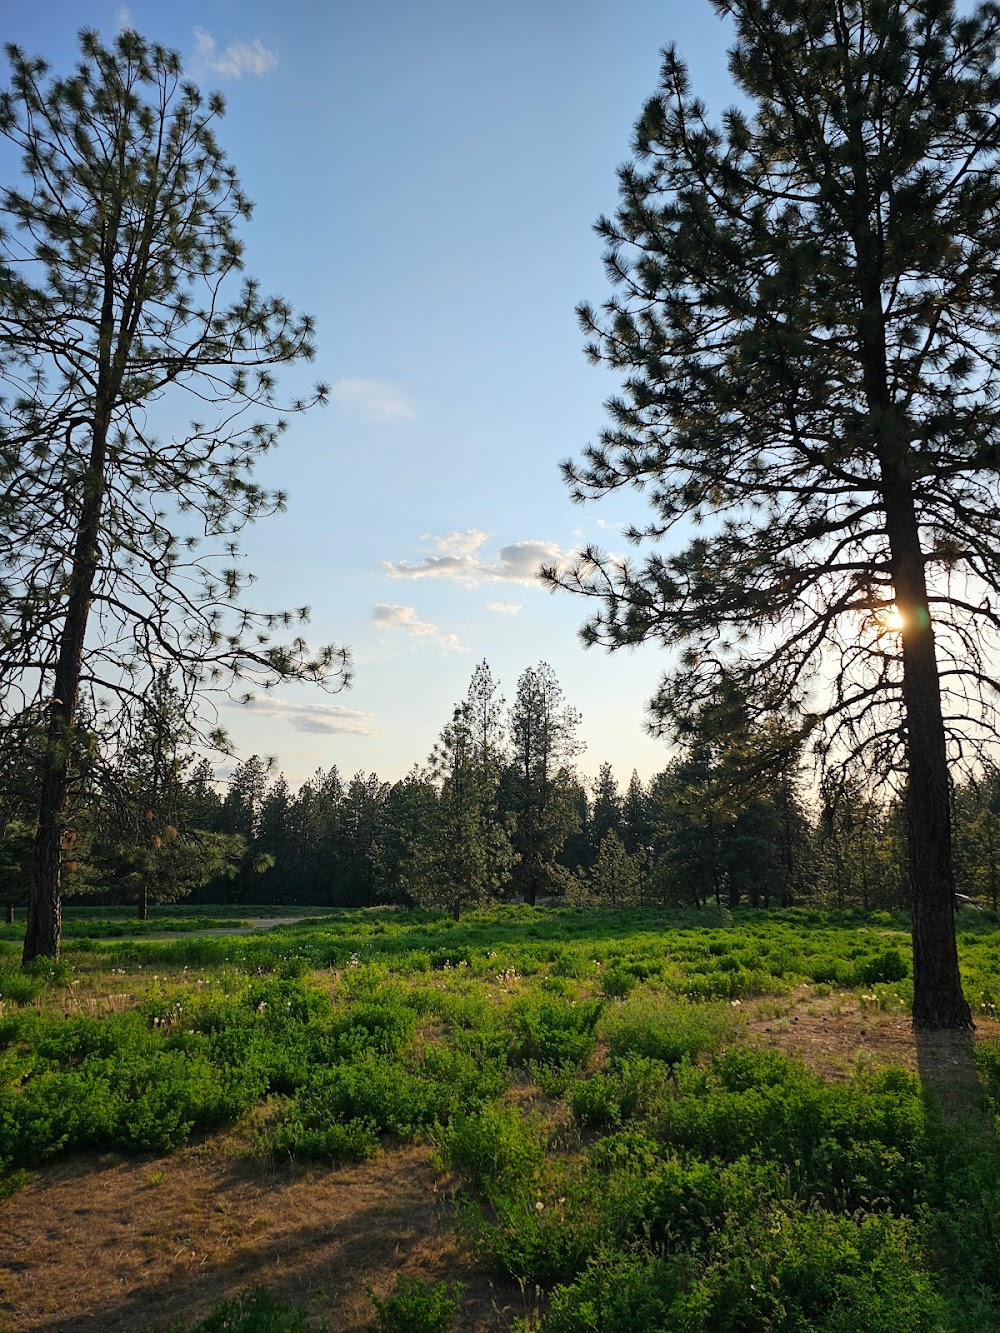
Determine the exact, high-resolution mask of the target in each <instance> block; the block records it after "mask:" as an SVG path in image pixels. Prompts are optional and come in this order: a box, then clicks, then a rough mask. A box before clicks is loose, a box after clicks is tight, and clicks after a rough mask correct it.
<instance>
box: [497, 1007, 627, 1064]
mask: <svg viewBox="0 0 1000 1333" xmlns="http://www.w3.org/2000/svg"><path fill="white" fill-rule="evenodd" d="M603 1007H604V1006H603V1004H602V1002H601V1001H600V1000H586V1001H584V1002H583V1003H582V1004H576V1005H572V1004H565V1003H560V1002H559V1001H558V1000H552V999H549V998H548V997H547V996H543V995H528V996H524V997H523V998H522V999H519V1000H517V1001H515V1003H514V1004H513V1005H512V1006H511V1011H510V1025H511V1034H512V1035H511V1046H510V1059H511V1063H512V1064H514V1065H521V1066H523V1065H526V1064H527V1063H528V1062H529V1061H531V1060H537V1061H538V1063H539V1064H546V1065H553V1066H556V1067H564V1066H569V1065H574V1066H579V1065H582V1064H584V1063H585V1062H586V1060H587V1059H588V1058H589V1056H590V1054H591V1052H592V1051H593V1049H594V1046H595V1044H596V1038H595V1035H594V1028H595V1026H596V1024H597V1020H598V1019H599V1018H600V1015H601V1011H602V1009H603Z"/></svg>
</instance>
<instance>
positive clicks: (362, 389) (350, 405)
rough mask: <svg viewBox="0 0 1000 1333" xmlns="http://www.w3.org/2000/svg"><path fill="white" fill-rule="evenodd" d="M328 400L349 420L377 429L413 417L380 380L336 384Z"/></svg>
mask: <svg viewBox="0 0 1000 1333" xmlns="http://www.w3.org/2000/svg"><path fill="white" fill-rule="evenodd" d="M330 397H331V398H332V399H333V401H334V402H335V403H339V404H340V405H341V406H342V407H343V408H345V410H346V411H348V412H350V414H351V415H352V416H355V417H359V418H360V419H361V420H362V421H369V422H372V423H374V424H375V425H379V426H383V425H386V426H395V425H398V424H399V422H401V421H412V420H413V418H414V417H415V416H416V415H417V414H416V412H415V411H414V410H413V408H412V407H411V406H410V404H409V403H408V402H407V401H406V399H405V398H404V397H403V395H402V394H401V393H400V392H399V390H398V389H396V388H394V387H393V385H391V384H386V383H385V381H384V380H365V379H356V380H338V381H337V383H336V384H335V385H334V386H333V389H332V390H331V391H330Z"/></svg>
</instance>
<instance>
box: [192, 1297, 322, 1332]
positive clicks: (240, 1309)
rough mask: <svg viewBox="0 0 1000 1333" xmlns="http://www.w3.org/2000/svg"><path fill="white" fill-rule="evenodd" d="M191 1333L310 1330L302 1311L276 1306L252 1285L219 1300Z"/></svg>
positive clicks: (270, 1298)
mask: <svg viewBox="0 0 1000 1333" xmlns="http://www.w3.org/2000/svg"><path fill="white" fill-rule="evenodd" d="M174 1327H175V1329H177V1333H180V1331H179V1328H178V1326H177V1325H175V1326H174ZM190 1333H309V1325H308V1323H307V1322H306V1317H305V1315H304V1314H303V1313H302V1311H301V1310H296V1309H293V1308H292V1307H290V1306H285V1305H279V1304H278V1303H277V1302H276V1301H275V1300H274V1298H273V1297H272V1296H271V1295H270V1293H269V1292H268V1291H266V1290H265V1289H264V1288H263V1287H254V1288H252V1289H251V1290H249V1291H243V1292H240V1294H239V1295H238V1296H236V1297H235V1298H234V1299H233V1300H223V1301H219V1302H218V1304H217V1305H215V1306H214V1307H213V1309H212V1312H211V1314H210V1315H208V1316H207V1317H206V1318H205V1319H200V1320H199V1321H198V1323H196V1324H194V1325H192V1327H191V1330H190Z"/></svg>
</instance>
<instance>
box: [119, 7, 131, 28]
mask: <svg viewBox="0 0 1000 1333" xmlns="http://www.w3.org/2000/svg"><path fill="white" fill-rule="evenodd" d="M131 27H132V11H131V10H130V9H127V8H126V7H125V5H120V6H119V7H118V10H117V12H116V14H115V31H116V32H125V31H126V30H127V29H129V28H131Z"/></svg>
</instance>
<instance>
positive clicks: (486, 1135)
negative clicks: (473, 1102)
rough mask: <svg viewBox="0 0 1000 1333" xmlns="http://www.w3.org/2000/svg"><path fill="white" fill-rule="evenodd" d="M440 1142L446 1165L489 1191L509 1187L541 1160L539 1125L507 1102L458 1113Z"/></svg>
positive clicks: (453, 1117)
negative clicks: (527, 1118)
mask: <svg viewBox="0 0 1000 1333" xmlns="http://www.w3.org/2000/svg"><path fill="white" fill-rule="evenodd" d="M438 1141H439V1145H440V1147H441V1151H442V1156H443V1157H444V1160H445V1162H446V1164H447V1165H448V1166H450V1167H451V1169H452V1170H453V1171H456V1172H458V1173H459V1174H461V1175H463V1176H465V1177H466V1179H467V1180H469V1181H470V1182H471V1183H472V1184H473V1185H476V1186H478V1187H479V1188H480V1189H483V1190H486V1191H492V1192H496V1191H503V1190H506V1189H508V1188H509V1187H510V1185H511V1184H512V1182H515V1181H518V1180H521V1179H523V1178H525V1177H528V1176H531V1175H533V1173H534V1171H535V1170H536V1168H537V1167H538V1166H539V1164H540V1163H541V1160H542V1152H543V1142H542V1133H541V1129H540V1127H539V1125H538V1124H537V1123H536V1122H534V1121H530V1120H526V1119H525V1118H524V1116H522V1115H521V1113H520V1112H519V1111H518V1110H517V1108H516V1107H513V1106H508V1105H506V1104H505V1103H504V1102H491V1103H488V1104H487V1105H486V1106H483V1107H481V1108H480V1109H478V1110H475V1111H470V1112H468V1113H466V1112H463V1111H459V1112H456V1114H455V1115H453V1116H452V1118H451V1123H450V1124H449V1125H448V1128H447V1131H446V1132H445V1133H443V1134H442V1135H440V1136H439V1140H438Z"/></svg>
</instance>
